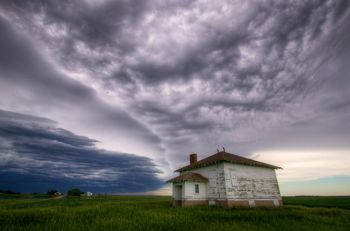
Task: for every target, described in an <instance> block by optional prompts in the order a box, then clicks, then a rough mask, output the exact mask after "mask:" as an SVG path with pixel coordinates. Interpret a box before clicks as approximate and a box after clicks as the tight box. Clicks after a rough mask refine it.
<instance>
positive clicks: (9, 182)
mask: <svg viewBox="0 0 350 231" xmlns="http://www.w3.org/2000/svg"><path fill="white" fill-rule="evenodd" d="M96 142H97V141H96V140H92V139H89V138H87V137H84V136H78V135H76V134H74V133H72V132H70V131H67V130H64V129H61V128H58V127H57V126H56V123H55V122H53V121H51V120H48V119H45V118H41V117H34V116H30V115H25V114H18V113H13V112H9V111H3V110H0V149H1V156H0V167H1V168H0V169H1V170H0V188H5V189H6V188H10V189H12V190H18V191H21V192H34V191H36V192H38V191H42V192H45V191H46V190H48V189H50V188H56V189H58V190H63V191H65V190H67V189H69V188H72V187H79V188H82V189H84V190H89V191H95V192H139V191H149V190H154V189H157V188H158V187H160V186H161V185H163V182H162V181H161V180H160V179H159V178H158V177H157V176H156V175H157V174H158V173H159V170H157V168H156V166H155V165H154V164H153V162H152V161H151V160H150V159H149V158H146V157H140V156H136V155H131V154H126V153H117V152H108V151H104V150H100V149H97V148H95V143H96Z"/></svg>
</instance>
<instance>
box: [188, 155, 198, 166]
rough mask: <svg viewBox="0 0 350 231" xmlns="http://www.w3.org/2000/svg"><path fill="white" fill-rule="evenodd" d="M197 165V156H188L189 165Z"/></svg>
mask: <svg viewBox="0 0 350 231" xmlns="http://www.w3.org/2000/svg"><path fill="white" fill-rule="evenodd" d="M195 163H197V154H196V153H193V154H190V165H192V164H195Z"/></svg>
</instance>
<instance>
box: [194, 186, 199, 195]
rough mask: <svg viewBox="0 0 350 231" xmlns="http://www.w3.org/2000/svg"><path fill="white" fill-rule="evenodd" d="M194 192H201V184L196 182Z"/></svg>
mask: <svg viewBox="0 0 350 231" xmlns="http://www.w3.org/2000/svg"><path fill="white" fill-rule="evenodd" d="M194 193H195V194H199V184H194Z"/></svg>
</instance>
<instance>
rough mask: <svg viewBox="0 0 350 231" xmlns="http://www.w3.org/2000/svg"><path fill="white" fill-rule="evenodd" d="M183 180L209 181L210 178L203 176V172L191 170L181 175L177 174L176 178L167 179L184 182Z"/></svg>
mask: <svg viewBox="0 0 350 231" xmlns="http://www.w3.org/2000/svg"><path fill="white" fill-rule="evenodd" d="M183 181H194V182H207V181H208V178H206V177H204V176H202V175H201V174H198V173H194V172H189V173H185V174H182V175H180V176H177V177H175V178H172V179H170V180H168V181H167V183H169V182H183Z"/></svg>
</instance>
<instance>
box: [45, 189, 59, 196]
mask: <svg viewBox="0 0 350 231" xmlns="http://www.w3.org/2000/svg"><path fill="white" fill-rule="evenodd" d="M56 192H58V191H57V190H56V189H49V190H47V193H46V194H47V195H55V193H56Z"/></svg>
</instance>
